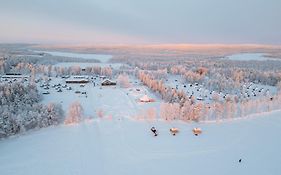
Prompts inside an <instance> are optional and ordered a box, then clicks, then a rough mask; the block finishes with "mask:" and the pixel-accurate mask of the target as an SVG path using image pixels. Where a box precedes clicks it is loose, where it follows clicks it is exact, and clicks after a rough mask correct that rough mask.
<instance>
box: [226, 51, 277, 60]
mask: <svg viewBox="0 0 281 175" xmlns="http://www.w3.org/2000/svg"><path fill="white" fill-rule="evenodd" d="M264 55H266V54H265V53H239V54H234V55H230V56H227V57H226V59H229V60H233V61H267V60H278V59H276V58H269V57H265V56H264Z"/></svg>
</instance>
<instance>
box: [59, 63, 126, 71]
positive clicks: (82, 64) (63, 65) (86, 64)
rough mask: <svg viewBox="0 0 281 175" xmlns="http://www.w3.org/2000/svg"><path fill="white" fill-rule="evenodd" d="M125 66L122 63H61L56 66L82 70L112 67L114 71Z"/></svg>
mask: <svg viewBox="0 0 281 175" xmlns="http://www.w3.org/2000/svg"><path fill="white" fill-rule="evenodd" d="M122 65H123V64H121V63H82V62H61V63H57V64H55V66H58V67H67V68H68V67H71V66H80V67H81V68H86V67H94V66H98V67H111V68H113V69H119V68H120V67H121V66H122Z"/></svg>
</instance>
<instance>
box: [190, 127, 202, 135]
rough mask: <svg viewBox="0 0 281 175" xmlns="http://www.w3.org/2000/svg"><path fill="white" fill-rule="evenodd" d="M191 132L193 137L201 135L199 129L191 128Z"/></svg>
mask: <svg viewBox="0 0 281 175" xmlns="http://www.w3.org/2000/svg"><path fill="white" fill-rule="evenodd" d="M192 132H193V134H194V135H195V136H198V135H199V134H202V130H201V128H193V130H192Z"/></svg>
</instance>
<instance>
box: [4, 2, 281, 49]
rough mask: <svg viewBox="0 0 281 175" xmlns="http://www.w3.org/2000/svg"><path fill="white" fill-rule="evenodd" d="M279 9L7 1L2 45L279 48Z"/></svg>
mask: <svg viewBox="0 0 281 175" xmlns="http://www.w3.org/2000/svg"><path fill="white" fill-rule="evenodd" d="M280 8H281V1H280V2H279V1H266V0H235V1H225V0H204V1H203V0H174V1H171V0H153V1H150V0H135V1H131V0H120V1H116V0H102V1H98V0H82V1H75V0H60V1H57V0H48V1H38V0H25V1H22V0H13V1H4V2H1V3H0V22H1V23H2V24H5V27H4V28H2V27H1V28H0V40H4V39H5V40H16V39H17V38H25V39H26V40H27V39H30V40H31V41H32V40H36V39H37V40H38V41H39V40H40V41H45V40H47V41H48V42H52V41H53V42H60V41H62V42H92V41H93V40H95V41H96V42H107V43H119V42H120V43H124V42H126V43H127V42H128V43H130V42H132V43H144V42H147V43H150V42H152V43H190V42H192V43H274V44H275V43H279V44H280V43H281V41H280V40H279V39H278V38H281V23H279V22H277V21H278V20H279V18H280V17H281V9H280ZM29 26H32V27H29ZM40 26H44V29H42V27H40ZM5 28H6V29H5ZM8 29H11V30H8ZM23 31H26V32H23ZM24 33H25V34H24ZM26 33H28V34H26ZM44 34H48V35H44ZM86 35H89V36H88V37H87V36H86ZM46 36H48V37H46ZM69 36H72V37H69ZM91 36H92V37H91Z"/></svg>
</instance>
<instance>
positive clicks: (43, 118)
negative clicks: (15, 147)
mask: <svg viewBox="0 0 281 175" xmlns="http://www.w3.org/2000/svg"><path fill="white" fill-rule="evenodd" d="M0 97H1V100H0V138H3V137H8V136H11V135H15V134H18V133H21V132H24V131H26V130H30V129H34V128H43V127H47V126H50V125H57V124H59V123H61V122H62V121H63V119H64V113H63V110H62V107H61V105H58V104H53V103H50V104H48V105H43V104H40V103H39V102H40V95H39V93H38V91H37V89H36V87H35V86H33V85H27V86H24V85H23V84H19V83H12V84H0Z"/></svg>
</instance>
